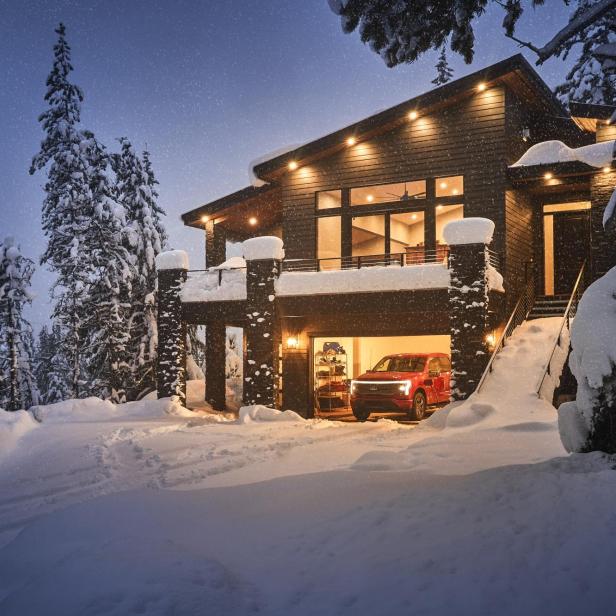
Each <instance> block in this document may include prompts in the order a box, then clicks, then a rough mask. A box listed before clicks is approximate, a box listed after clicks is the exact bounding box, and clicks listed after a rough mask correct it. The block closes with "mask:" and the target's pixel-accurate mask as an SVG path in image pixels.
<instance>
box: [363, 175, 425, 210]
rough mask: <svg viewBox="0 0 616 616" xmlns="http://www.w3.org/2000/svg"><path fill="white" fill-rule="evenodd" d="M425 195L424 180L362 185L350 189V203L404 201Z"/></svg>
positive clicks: (367, 203)
mask: <svg viewBox="0 0 616 616" xmlns="http://www.w3.org/2000/svg"><path fill="white" fill-rule="evenodd" d="M425 197H426V181H425V180H415V181H413V182H397V183H395V184H379V185H378V186H362V187H360V188H352V189H351V205H370V204H376V203H395V202H398V201H401V202H406V201H412V200H414V199H425Z"/></svg>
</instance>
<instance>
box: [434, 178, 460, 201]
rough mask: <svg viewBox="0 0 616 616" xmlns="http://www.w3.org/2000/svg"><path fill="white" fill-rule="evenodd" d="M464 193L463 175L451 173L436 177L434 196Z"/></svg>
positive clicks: (452, 195)
mask: <svg viewBox="0 0 616 616" xmlns="http://www.w3.org/2000/svg"><path fill="white" fill-rule="evenodd" d="M462 194H464V177H463V176H461V175H452V176H449V177H447V178H436V196H437V197H454V196H456V195H462Z"/></svg>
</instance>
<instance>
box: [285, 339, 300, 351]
mask: <svg viewBox="0 0 616 616" xmlns="http://www.w3.org/2000/svg"><path fill="white" fill-rule="evenodd" d="M287 349H299V338H298V337H297V336H289V337H288V338H287Z"/></svg>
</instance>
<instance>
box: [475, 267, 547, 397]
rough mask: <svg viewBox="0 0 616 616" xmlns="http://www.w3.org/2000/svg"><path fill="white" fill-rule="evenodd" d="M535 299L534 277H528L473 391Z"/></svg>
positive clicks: (479, 387)
mask: <svg viewBox="0 0 616 616" xmlns="http://www.w3.org/2000/svg"><path fill="white" fill-rule="evenodd" d="M534 301H535V279H534V278H533V277H531V278H529V279H528V280H527V281H526V286H525V287H524V290H523V291H522V293H521V294H520V297H519V298H518V301H517V302H516V305H515V307H514V309H513V310H512V312H511V316H510V317H509V320H508V321H507V324H506V325H505V327H504V329H503V332H502V333H501V335H500V338H499V339H498V342H497V343H496V345H495V346H494V350H493V351H492V355H491V356H490V359H489V361H488V365H487V366H486V368H485V370H484V371H483V374H482V375H481V379H480V380H479V383H478V385H477V388H476V389H475V391H476V392H477V393H479V392H480V391H481V389H482V387H483V385H484V383H485V382H486V379H487V378H488V375H489V374H490V373H491V372H492V370H494V359H495V357H496V356H497V355H498V354H499V353H500V351H501V350H502V349H503V348H504V347H505V345H506V343H507V340H508V339H509V338H510V337H511V335H512V334H513V332H514V330H515V328H516V327H518V326H519V325H521V324H522V323H523V322H524V321H525V320H526V319H527V317H528V314H529V313H530V311H531V309H532V307H533V303H534Z"/></svg>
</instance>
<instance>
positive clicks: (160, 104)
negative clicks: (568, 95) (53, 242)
mask: <svg viewBox="0 0 616 616" xmlns="http://www.w3.org/2000/svg"><path fill="white" fill-rule="evenodd" d="M547 4H548V7H542V8H539V9H537V10H536V11H532V10H531V11H529V12H528V13H527V14H526V15H525V17H524V18H523V20H522V22H521V24H520V26H521V27H520V30H519V33H520V36H521V38H529V39H531V40H533V42H535V43H540V44H542V43H545V42H546V39H547V37H548V36H549V35H550V34H552V33H554V32H556V30H557V29H558V28H559V27H562V25H564V24H565V23H566V18H567V8H566V7H564V6H563V5H562V4H561V2H557V1H556V0H553V1H551V2H549V3H547ZM501 20H502V11H501V10H499V9H498V8H493V9H491V10H490V11H489V12H488V14H487V15H486V16H485V17H484V18H482V19H481V21H480V22H479V26H478V29H477V33H478V38H482V37H481V35H482V34H483V35H485V38H484V39H483V40H482V41H480V43H479V44H478V46H477V52H476V56H475V62H474V64H473V65H472V66H471V67H469V66H466V65H465V64H464V63H463V62H462V61H461V60H459V59H458V58H457V57H454V56H453V54H452V55H451V56H450V62H451V64H452V66H453V67H454V68H455V70H456V73H455V76H456V77H460V76H462V75H464V74H465V73H468V72H472V71H474V70H477V69H479V68H481V67H482V66H485V65H488V64H492V63H494V62H496V61H498V60H501V59H503V58H505V57H508V56H510V55H512V54H514V53H517V52H518V51H519V50H518V48H517V46H516V45H515V44H514V43H512V42H510V41H507V40H506V39H505V38H504V37H503V36H502V33H501V29H500V22H501ZM59 21H63V22H64V23H65V24H66V26H67V36H68V40H69V43H70V44H71V47H72V50H73V65H74V67H75V71H74V72H73V81H74V82H75V83H77V84H78V85H80V86H81V87H82V88H83V90H84V94H85V100H84V104H83V113H82V120H83V125H84V126H85V127H87V128H89V129H91V130H93V131H94V132H95V133H96V135H97V137H98V138H99V139H100V140H101V141H102V142H103V143H104V144H105V145H106V146H107V147H108V148H109V149H117V144H116V142H115V139H116V138H117V137H120V136H127V137H129V138H130V139H131V140H132V141H133V143H134V144H135V145H136V146H137V147H138V148H142V147H143V145H144V144H145V143H146V142H147V144H148V147H149V148H150V151H151V154H152V160H153V163H154V168H155V171H156V173H157V175H158V179H159V181H160V203H161V205H162V206H163V207H164V208H165V210H166V211H167V227H168V230H169V232H170V236H171V244H172V246H173V247H174V248H185V249H187V250H188V251H189V253H190V255H191V263H192V266H193V267H201V266H202V264H203V239H202V237H201V235H200V233H199V232H198V231H195V230H192V229H184V228H183V226H182V224H181V221H180V220H179V216H180V214H181V213H182V212H184V211H187V210H189V209H192V208H193V207H196V206H197V205H199V204H200V203H204V202H207V201H209V200H211V199H214V198H216V197H220V196H222V195H224V194H227V193H229V192H232V191H234V190H237V189H239V188H242V187H244V186H246V185H247V184H248V183H249V181H248V165H249V162H250V161H251V160H253V159H255V158H257V157H258V156H261V155H262V154H264V153H267V152H270V151H272V150H275V149H277V148H280V147H283V146H285V145H287V144H290V143H301V142H305V141H309V140H311V139H314V138H316V137H319V136H321V135H324V134H327V133H329V132H331V131H333V130H337V129H339V128H341V127H343V126H345V125H347V124H351V123H352V122H355V121H357V120H359V119H361V118H363V117H365V116H368V115H370V114H372V113H374V112H376V111H378V110H381V109H384V108H387V107H390V106H392V105H394V104H397V103H399V102H401V101H404V100H406V99H408V98H411V97H413V96H416V95H417V94H420V93H422V92H424V91H426V90H429V89H430V88H431V87H432V85H431V83H430V81H431V79H433V77H434V62H435V57H434V55H431V56H429V57H426V58H425V59H423V60H422V61H421V62H419V63H416V64H414V65H409V66H403V67H398V68H395V69H388V68H386V66H385V65H384V63H383V62H382V60H381V59H380V58H379V57H378V56H377V55H375V54H374V53H372V52H371V51H370V50H369V49H368V48H367V47H365V46H364V45H362V44H361V42H360V41H359V37H358V36H357V34H352V35H344V34H343V33H342V31H341V30H340V24H339V20H338V18H337V17H336V16H335V15H334V14H333V13H331V12H330V10H329V8H328V6H327V0H233V1H228V0H130V2H127V1H126V0H55V1H54V0H0V186H2V193H1V195H0V236H6V235H14V236H15V237H16V238H17V240H18V241H19V242H20V243H21V245H22V249H23V252H24V253H25V254H27V255H28V256H30V257H31V258H33V259H34V260H35V261H38V257H39V255H40V254H41V252H42V251H43V248H44V246H45V238H44V236H43V234H42V232H41V230H40V209H41V203H42V199H43V193H42V190H41V186H42V185H43V183H44V180H45V178H44V176H43V175H41V174H37V175H35V176H34V177H31V176H29V175H28V167H29V164H30V160H31V157H32V155H33V154H34V153H35V152H36V151H37V149H38V146H39V143H40V140H41V138H42V131H41V128H40V125H39V124H38V122H37V120H36V119H37V117H38V115H39V113H40V112H41V111H43V109H44V101H43V96H44V93H45V79H46V77H47V74H48V73H49V70H50V68H51V61H52V46H53V44H54V42H55V34H54V32H53V30H54V27H55V26H56V25H57V23H58V22H59ZM527 57H528V58H529V60H531V62H533V63H534V59H533V58H532V56H531V55H528V56H527ZM539 72H540V73H541V75H542V76H543V78H544V79H545V80H546V81H547V82H548V83H549V84H550V85H551V86H555V85H557V84H558V83H559V82H560V81H562V79H563V76H564V74H565V72H566V65H565V64H563V63H562V62H561V61H559V60H551V61H549V62H548V63H547V64H546V65H545V66H543V67H541V68H540V71H539ZM52 280H53V275H52V274H50V273H49V272H47V271H45V269H44V268H42V267H39V268H38V271H37V273H36V275H35V278H34V290H35V292H36V293H37V298H36V299H35V301H34V306H33V307H32V309H31V310H29V312H28V316H29V317H30V319H31V321H32V324H33V325H34V327H35V328H37V329H38V327H39V326H40V325H41V324H42V323H44V322H45V320H46V318H47V315H48V313H49V298H48V289H49V285H50V283H51V281H52Z"/></svg>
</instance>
